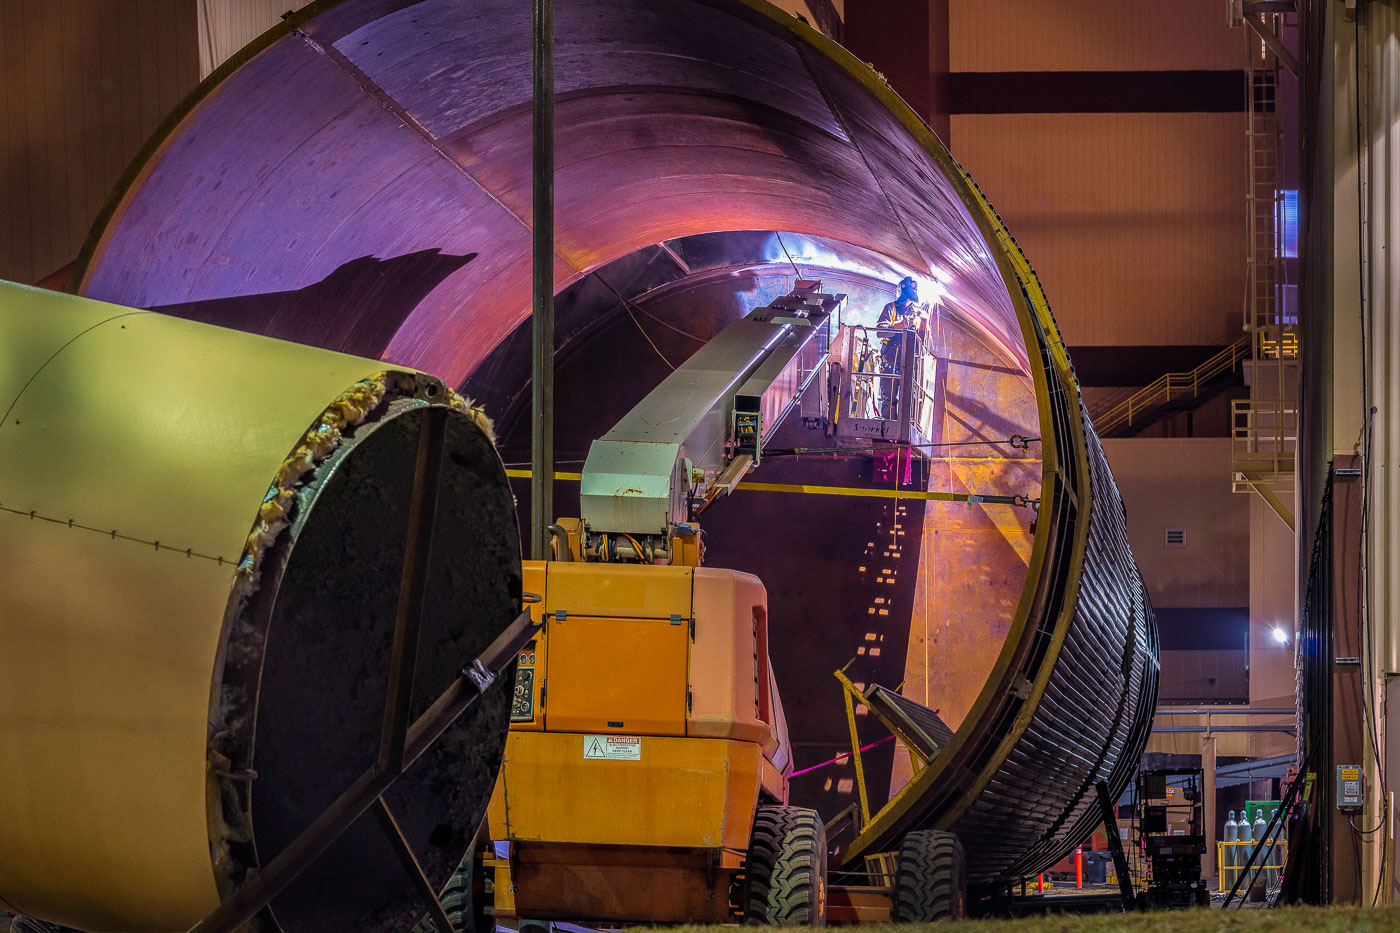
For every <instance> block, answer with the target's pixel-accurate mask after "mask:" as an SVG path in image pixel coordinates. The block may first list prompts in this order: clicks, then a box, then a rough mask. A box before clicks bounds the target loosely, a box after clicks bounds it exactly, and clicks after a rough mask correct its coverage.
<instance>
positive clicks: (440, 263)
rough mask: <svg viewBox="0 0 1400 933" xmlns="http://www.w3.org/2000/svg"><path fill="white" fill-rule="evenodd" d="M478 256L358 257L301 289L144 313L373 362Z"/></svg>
mask: <svg viewBox="0 0 1400 933" xmlns="http://www.w3.org/2000/svg"><path fill="white" fill-rule="evenodd" d="M476 256H477V254H476V253H467V254H466V255H464V256H458V255H454V254H451V253H444V252H442V250H440V249H436V248H434V249H422V250H418V251H417V252H414V253H405V254H403V255H402V256H394V257H391V258H389V259H379V258H376V257H374V256H361V257H360V258H358V259H352V260H350V261H349V262H347V263H345V264H344V265H342V266H340V268H338V269H336V270H335V271H334V272H332V273H331V274H330V275H328V276H326V277H325V278H324V279H322V280H321V281H319V282H316V283H315V284H313V285H307V286H305V287H304V288H298V289H293V290H291V291H284V292H265V293H263V294H258V295H235V296H231V297H228V298H211V299H207V300H205V301H188V302H182V303H180V304H171V305H156V306H155V307H153V308H150V309H149V310H151V311H159V312H160V313H162V314H171V315H174V316H175V317H182V318H185V319H187V320H191V321H200V322H202V323H205V324H217V325H219V326H220V327H232V328H234V329H236V330H242V331H248V332H249V333H254V334H266V335H267V336H269V337H277V338H278V339H281V340H290V341H293V342H295V343H304V344H309V345H311V346H316V347H325V348H326V349H329V350H338V351H340V352H342V353H353V354H356V355H358V356H368V357H378V356H379V355H380V354H382V353H383V352H384V348H385V347H387V346H388V345H389V341H390V340H391V339H392V338H393V336H394V334H395V333H396V332H397V331H398V330H399V328H400V327H402V326H403V323H404V321H405V320H407V319H408V316H409V315H410V314H411V313H413V309H414V308H416V307H417V306H418V304H419V303H420V302H421V301H422V300H423V299H424V298H426V297H427V296H428V294H429V293H431V292H432V291H433V289H435V288H437V287H438V286H439V285H441V284H442V282H443V281H444V280H446V279H447V277H448V276H450V275H452V274H453V273H454V272H456V271H457V270H459V269H461V268H462V267H463V266H465V265H466V264H467V263H469V262H471V261H472V260H473V259H475V258H476Z"/></svg>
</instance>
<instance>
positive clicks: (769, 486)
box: [506, 470, 1039, 508]
mask: <svg viewBox="0 0 1400 933" xmlns="http://www.w3.org/2000/svg"><path fill="white" fill-rule="evenodd" d="M506 475H507V476H509V477H511V478H512V479H527V478H528V477H529V476H530V471H529V470H506ZM581 476H582V474H580V473H561V472H556V473H555V474H554V478H555V479H556V480H565V481H572V482H578V481H579V479H580V477H581ZM734 488H735V489H736V490H740V489H744V490H748V491H750V492H792V493H802V494H804V495H809V496H855V497H863V498H875V499H929V500H936V501H939V502H966V503H968V504H983V505H1014V506H1019V507H1026V508H1028V507H1030V506H1031V505H1032V504H1033V503H1036V502H1038V501H1039V500H1035V499H1029V498H1027V497H1025V496H1003V495H986V496H982V495H975V494H972V493H962V492H926V491H923V490H919V489H867V488H865V487H861V486H814V485H807V484H798V483H739V484H738V485H737V486H735V487H734ZM1003 500H1015V501H1003Z"/></svg>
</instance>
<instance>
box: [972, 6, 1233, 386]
mask: <svg viewBox="0 0 1400 933" xmlns="http://www.w3.org/2000/svg"><path fill="white" fill-rule="evenodd" d="M949 21H950V32H951V40H950V43H949V45H950V48H951V50H952V58H951V66H952V71H953V75H952V78H953V80H954V87H955V88H961V89H962V93H963V95H964V97H965V98H966V97H967V96H969V95H973V96H975V91H976V89H977V88H980V87H985V86H987V84H986V81H985V79H986V78H987V77H989V76H994V75H996V73H1000V72H1018V73H1024V72H1049V73H1052V74H1051V75H1050V77H1052V78H1053V77H1057V76H1058V75H1057V74H1053V73H1062V72H1070V73H1077V72H1085V71H1094V72H1110V73H1112V72H1117V73H1122V74H1123V75H1124V76H1125V77H1127V76H1129V75H1131V76H1132V77H1133V78H1134V80H1138V81H1141V82H1143V85H1144V86H1146V87H1148V88H1149V89H1150V91H1151V93H1150V94H1149V95H1148V97H1146V98H1145V99H1144V100H1143V102H1142V106H1141V107H1138V108H1134V107H1133V106H1132V103H1131V102H1129V103H1128V104H1127V105H1126V106H1125V105H1124V104H1123V102H1122V100H1121V95H1119V97H1118V98H1117V99H1115V100H1114V102H1112V103H1110V104H1108V105H1106V106H1104V107H1103V110H1102V111H1097V103H1096V101H1095V100H1093V99H1092V98H1093V97H1094V96H1095V95H1094V91H1093V89H1092V88H1090V89H1089V91H1088V93H1087V94H1086V93H1085V90H1084V88H1083V86H1082V85H1075V84H1074V83H1073V77H1074V76H1073V75H1072V74H1071V75H1069V76H1067V77H1068V81H1067V82H1061V94H1060V96H1061V97H1074V96H1075V95H1078V96H1079V97H1080V98H1084V99H1081V100H1069V101H1068V103H1069V104H1070V106H1069V107H1067V108H1066V109H1072V110H1077V111H1079V112H1050V113H1046V112H1040V113H1032V112H1024V111H1033V110H1042V109H1047V105H1046V104H1045V102H1043V101H1037V102H1032V101H1029V100H1028V101H1027V102H1026V105H1025V107H1024V108H1022V107H1018V106H1014V105H1013V106H1005V105H1004V103H1003V102H998V103H997V104H995V105H992V106H988V104H987V101H986V100H977V99H971V100H968V99H964V100H961V101H959V100H954V102H953V104H954V115H953V117H952V133H951V137H952V138H951V148H952V151H953V154H954V156H956V157H957V158H958V159H959V160H960V161H961V162H962V163H963V164H964V165H965V166H966V167H967V169H968V170H969V171H970V172H971V173H972V175H973V177H974V178H976V179H977V180H978V182H979V183H980V184H981V186H982V189H983V190H984V191H986V192H987V194H988V196H989V197H990V198H991V199H992V202H993V203H994V204H995V205H996V207H997V209H998V211H1000V212H1001V214H1002V216H1004V217H1005V218H1006V219H1007V223H1008V225H1009V226H1010V228H1011V229H1012V230H1013V231H1014V232H1015V233H1016V236H1017V238H1018V239H1019V240H1020V241H1021V242H1022V245H1023V246H1024V247H1025V250H1026V253H1027V255H1029V256H1032V257H1034V262H1035V264H1036V270H1037V272H1039V273H1040V275H1041V277H1042V280H1043V281H1044V283H1045V288H1046V291H1047V293H1048V294H1049V295H1050V299H1051V301H1052V302H1053V303H1054V307H1055V313H1056V316H1057V318H1058V319H1059V321H1060V325H1061V328H1062V329H1063V331H1064V334H1065V339H1066V341H1067V342H1068V343H1069V344H1070V345H1071V346H1076V345H1079V346H1083V345H1093V346H1106V345H1107V346H1142V345H1152V344H1156V345H1200V344H1217V343H1222V344H1223V343H1227V342H1228V341H1229V340H1230V339H1233V338H1234V337H1235V336H1237V335H1238V332H1239V329H1240V326H1241V317H1240V315H1241V308H1242V302H1243V299H1244V282H1245V279H1244V272H1245V265H1244V261H1245V225H1244V217H1245V212H1244V195H1245V189H1246V187H1247V178H1248V174H1247V163H1246V148H1245V138H1244V133H1245V114H1244V113H1243V111H1242V110H1239V109H1235V110H1234V111H1233V112H1202V111H1189V110H1186V111H1184V112H1165V113H1164V112H1153V101H1154V100H1155V99H1156V98H1158V97H1162V96H1165V97H1172V96H1173V95H1175V96H1178V97H1180V96H1182V95H1181V94H1180V88H1179V87H1178V88H1173V87H1172V86H1171V85H1172V84H1173V81H1172V76H1171V75H1162V74H1160V72H1175V71H1191V72H1197V73H1204V75H1203V77H1204V78H1205V79H1207V80H1208V81H1209V82H1211V85H1212V86H1213V87H1217V88H1226V89H1229V88H1233V87H1235V85H1234V84H1233V83H1232V77H1231V76H1230V75H1228V74H1224V72H1228V71H1238V70H1239V69H1241V68H1242V67H1243V62H1244V38H1243V35H1242V33H1241V30H1239V29H1230V28H1228V27H1227V25H1226V22H1225V10H1224V6H1223V4H1221V3H1220V2H1218V0H1180V2H1173V3H1167V4H1139V3H1133V4H1128V3H1122V2H1120V0H1047V2H1042V3H1024V2H1017V0H952V2H951V5H950V10H949ZM1154 72H1156V73H1157V74H1153V73H1154ZM1201 76H1202V75H1201V74H1198V75H1197V77H1201ZM960 77H962V78H973V77H980V78H983V79H984V80H983V81H982V83H975V82H971V81H965V82H964V83H961V84H959V83H958V79H959V78H960ZM1014 77H1015V76H1012V78H1013V79H1014ZM1187 78H1188V76H1183V80H1182V81H1181V82H1180V84H1183V85H1184V84H1185V83H1187ZM1115 80H1116V79H1115V76H1114V75H1113V74H1108V75H1104V76H1103V77H1102V81H1103V82H1104V83H1106V84H1112V83H1113V82H1115ZM1239 80H1240V83H1239V85H1238V88H1239V91H1240V95H1241V99H1242V96H1243V76H1242V75H1241V76H1240V79H1239ZM1050 83H1052V82H1050V81H1046V82H1044V84H1046V85H1047V86H1048V85H1049V84H1050ZM1002 86H1006V85H1004V84H1003V85H1002ZM1011 86H1013V87H1014V86H1015V85H1014V84H1012V85H1011ZM1026 86H1027V88H1028V90H1029V91H1030V93H1031V94H1032V95H1033V94H1034V93H1036V89H1037V84H1036V82H1035V81H1030V82H1027V84H1026ZM1066 87H1068V88H1069V91H1068V92H1066V91H1065V88H1066ZM1047 93H1048V92H1047ZM1109 96H1110V97H1112V95H1109ZM1187 96H1188V97H1189V95H1187ZM999 101H1000V98H999ZM1186 106H1190V104H1189V103H1188V104H1185V105H1182V109H1184V107H1186ZM1048 107H1049V108H1053V107H1054V104H1053V103H1051V104H1049V105H1048ZM959 109H961V110H962V111H963V112H962V113H959V112H958V111H959ZM988 109H991V110H1006V111H1008V112H991V113H988V112H967V111H969V110H971V111H986V110H988ZM1133 109H1137V110H1139V111H1140V112H1126V111H1131V110H1133ZM1111 110H1119V111H1123V112H1105V111H1111ZM1096 111H1097V112H1096ZM1143 375H1144V378H1143V380H1142V381H1143V382H1147V381H1150V380H1151V379H1152V378H1154V377H1155V376H1157V375H1160V373H1157V372H1150V373H1144V374H1143Z"/></svg>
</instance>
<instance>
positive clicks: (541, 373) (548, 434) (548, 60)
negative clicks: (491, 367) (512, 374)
mask: <svg viewBox="0 0 1400 933" xmlns="http://www.w3.org/2000/svg"><path fill="white" fill-rule="evenodd" d="M534 50H535V55H534V87H535V94H534V170H533V175H532V179H533V186H534V276H533V278H534V282H533V292H534V301H533V305H532V308H533V314H532V315H531V320H532V322H533V327H532V336H533V350H532V353H531V373H532V376H531V387H532V388H531V432H530V435H531V436H530V465H531V468H532V470H531V479H530V556H531V557H532V558H534V559H535V560H545V559H547V558H548V557H549V543H550V542H549V524H550V522H552V521H554V0H535V21H534Z"/></svg>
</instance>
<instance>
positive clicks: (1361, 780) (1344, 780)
mask: <svg viewBox="0 0 1400 933" xmlns="http://www.w3.org/2000/svg"><path fill="white" fill-rule="evenodd" d="M1365 789H1366V783H1365V775H1364V774H1362V773H1361V766H1360V765H1337V809H1338V810H1360V809H1361V807H1362V795H1363V794H1364V792H1365Z"/></svg>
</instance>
